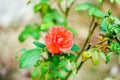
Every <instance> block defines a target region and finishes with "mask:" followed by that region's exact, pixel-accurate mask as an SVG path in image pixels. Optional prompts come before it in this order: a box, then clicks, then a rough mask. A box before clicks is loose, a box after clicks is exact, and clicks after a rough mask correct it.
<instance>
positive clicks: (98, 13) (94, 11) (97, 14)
mask: <svg viewBox="0 0 120 80" xmlns="http://www.w3.org/2000/svg"><path fill="white" fill-rule="evenodd" d="M89 15H91V16H94V17H97V18H103V17H106V16H108V14H105V13H104V12H102V11H101V10H99V9H97V8H91V9H89Z"/></svg>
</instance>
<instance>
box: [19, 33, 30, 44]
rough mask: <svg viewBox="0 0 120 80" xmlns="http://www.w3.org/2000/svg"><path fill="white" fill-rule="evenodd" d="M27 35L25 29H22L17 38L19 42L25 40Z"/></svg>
mask: <svg viewBox="0 0 120 80" xmlns="http://www.w3.org/2000/svg"><path fill="white" fill-rule="evenodd" d="M29 35H30V33H29V32H27V31H22V32H21V33H20V35H19V37H18V39H19V41H20V42H23V41H25V40H26V39H27V37H28V36H29Z"/></svg>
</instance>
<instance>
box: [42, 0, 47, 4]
mask: <svg viewBox="0 0 120 80" xmlns="http://www.w3.org/2000/svg"><path fill="white" fill-rule="evenodd" d="M48 2H49V0H41V3H44V4H46V3H48Z"/></svg>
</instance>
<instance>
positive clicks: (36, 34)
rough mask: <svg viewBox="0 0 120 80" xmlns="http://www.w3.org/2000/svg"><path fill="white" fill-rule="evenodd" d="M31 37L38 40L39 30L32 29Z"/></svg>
mask: <svg viewBox="0 0 120 80" xmlns="http://www.w3.org/2000/svg"><path fill="white" fill-rule="evenodd" d="M31 35H32V37H33V38H34V39H35V40H38V39H39V38H40V30H39V29H34V30H33V31H32V32H31Z"/></svg>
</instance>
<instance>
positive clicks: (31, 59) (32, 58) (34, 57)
mask: <svg viewBox="0 0 120 80" xmlns="http://www.w3.org/2000/svg"><path fill="white" fill-rule="evenodd" d="M40 56H41V54H40V50H39V49H32V50H28V51H24V52H23V53H22V56H21V57H20V60H19V66H20V68H28V67H30V66H32V65H34V64H36V62H37V61H38V60H39V58H40Z"/></svg>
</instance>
